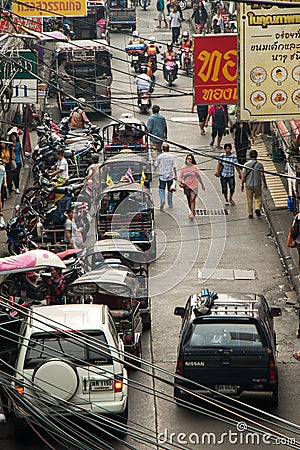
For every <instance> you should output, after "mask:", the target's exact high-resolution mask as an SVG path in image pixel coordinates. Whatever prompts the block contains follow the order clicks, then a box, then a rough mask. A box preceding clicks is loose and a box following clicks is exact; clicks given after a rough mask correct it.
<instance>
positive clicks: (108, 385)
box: [90, 380, 112, 392]
mask: <svg viewBox="0 0 300 450" xmlns="http://www.w3.org/2000/svg"><path fill="white" fill-rule="evenodd" d="M109 389H112V380H90V391H92V392H95V391H106V390H109Z"/></svg>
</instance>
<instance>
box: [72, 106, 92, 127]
mask: <svg viewBox="0 0 300 450" xmlns="http://www.w3.org/2000/svg"><path fill="white" fill-rule="evenodd" d="M85 105H86V99H85V98H79V99H78V103H77V106H76V107H75V108H74V109H73V110H72V111H71V112H70V122H71V123H70V128H71V130H78V129H81V128H84V126H85V125H87V126H88V127H90V126H92V124H91V122H90V121H89V119H88V117H87V115H86V113H85V112H84V107H85Z"/></svg>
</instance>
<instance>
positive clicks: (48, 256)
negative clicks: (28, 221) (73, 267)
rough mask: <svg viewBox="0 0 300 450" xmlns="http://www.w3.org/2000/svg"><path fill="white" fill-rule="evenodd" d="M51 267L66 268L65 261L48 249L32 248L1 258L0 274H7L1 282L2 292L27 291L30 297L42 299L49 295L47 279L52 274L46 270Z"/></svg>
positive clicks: (0, 290)
mask: <svg viewBox="0 0 300 450" xmlns="http://www.w3.org/2000/svg"><path fill="white" fill-rule="evenodd" d="M50 267H58V268H61V269H66V265H65V263H64V262H63V261H62V260H61V259H60V258H59V257H58V256H57V255H56V254H55V253H52V252H49V251H48V250H41V249H38V250H31V251H28V252H25V253H21V254H20V255H16V256H8V257H6V258H0V276H2V275H7V277H6V278H5V280H4V281H2V283H1V284H0V293H1V294H4V295H18V296H19V295H20V294H21V293H22V294H24V293H25V294H26V297H28V298H29V299H35V300H42V299H43V298H45V296H46V295H47V284H46V283H45V281H47V279H48V278H49V276H50V273H47V274H46V273H44V271H45V269H49V268H50Z"/></svg>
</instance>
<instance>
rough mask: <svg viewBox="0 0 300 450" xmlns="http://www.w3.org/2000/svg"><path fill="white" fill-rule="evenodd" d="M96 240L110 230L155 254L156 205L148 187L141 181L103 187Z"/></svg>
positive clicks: (97, 215) (148, 253)
mask: <svg viewBox="0 0 300 450" xmlns="http://www.w3.org/2000/svg"><path fill="white" fill-rule="evenodd" d="M96 226H97V229H96V234H97V240H101V239H106V238H107V237H108V233H110V234H111V233H112V234H113V236H116V235H118V236H119V237H120V238H123V239H128V240H130V241H132V242H133V243H134V244H136V245H138V247H140V249H141V250H143V251H144V252H145V253H146V256H147V257H148V261H150V260H151V259H152V258H155V256H156V238H155V232H154V204H153V200H152V196H151V192H150V190H149V189H147V188H145V187H144V186H142V185H141V184H139V183H126V184H123V183H119V184H116V185H114V186H111V187H107V188H106V189H104V190H103V191H102V192H101V194H100V197H99V203H98V210H97V213H96Z"/></svg>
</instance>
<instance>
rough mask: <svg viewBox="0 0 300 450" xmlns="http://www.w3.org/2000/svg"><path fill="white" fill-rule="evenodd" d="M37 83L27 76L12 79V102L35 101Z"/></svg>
mask: <svg viewBox="0 0 300 450" xmlns="http://www.w3.org/2000/svg"><path fill="white" fill-rule="evenodd" d="M37 87H38V83H37V80H32V79H28V78H24V79H23V80H21V79H18V80H17V79H13V81H12V88H13V95H12V99H11V102H12V103H36V102H37V93H38V89H37Z"/></svg>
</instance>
